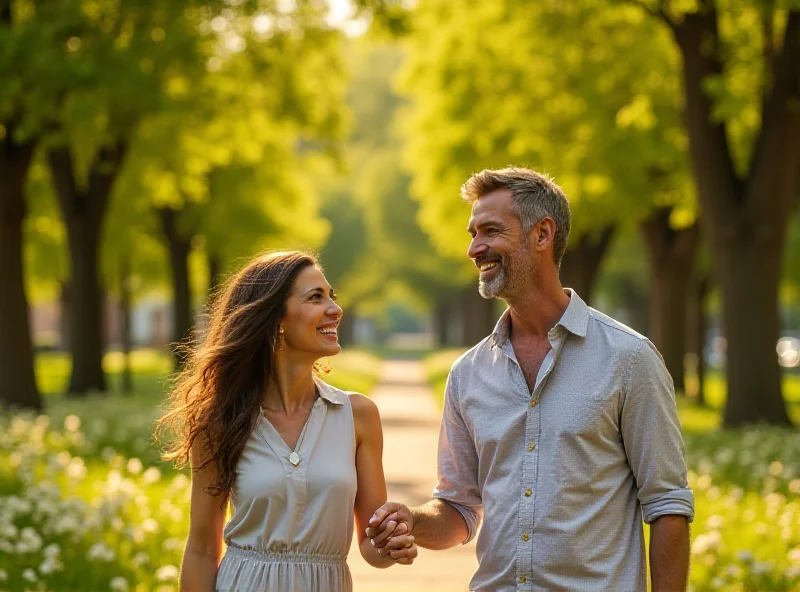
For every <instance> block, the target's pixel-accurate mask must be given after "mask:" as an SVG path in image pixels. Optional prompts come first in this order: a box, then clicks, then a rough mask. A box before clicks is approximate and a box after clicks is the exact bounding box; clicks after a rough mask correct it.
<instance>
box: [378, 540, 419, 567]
mask: <svg viewBox="0 0 800 592" xmlns="http://www.w3.org/2000/svg"><path fill="white" fill-rule="evenodd" d="M379 553H380V554H381V555H382V556H384V557H385V556H389V557H391V558H392V559H393V560H394V562H395V563H399V564H400V565H411V564H412V563H414V559H416V557H417V543H416V541H415V540H414V535H412V534H403V535H399V536H394V537H391V538H390V539H389V540H388V541H387V542H386V546H385V547H384V548H383V549H380V550H379Z"/></svg>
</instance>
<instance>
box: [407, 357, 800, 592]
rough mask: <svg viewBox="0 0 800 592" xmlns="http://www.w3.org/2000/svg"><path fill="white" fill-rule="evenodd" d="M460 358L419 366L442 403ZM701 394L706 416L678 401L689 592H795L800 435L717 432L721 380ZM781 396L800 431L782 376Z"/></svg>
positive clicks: (799, 573)
mask: <svg viewBox="0 0 800 592" xmlns="http://www.w3.org/2000/svg"><path fill="white" fill-rule="evenodd" d="M462 352H463V350H445V351H441V352H437V353H434V354H431V355H429V356H428V357H427V358H425V360H424V361H423V364H424V367H425V373H426V376H427V379H428V382H429V383H430V384H431V386H432V388H433V390H434V393H435V396H437V397H438V398H439V400H440V401H441V398H442V396H443V394H444V387H445V383H446V380H447V373H448V371H449V370H450V366H451V364H452V363H453V361H455V359H456V358H457V357H458V356H459V355H461V353H462ZM705 387H706V392H707V398H708V401H709V406H708V407H706V408H701V407H698V406H697V405H695V404H693V403H692V402H690V401H687V400H686V399H685V398H682V397H681V398H679V400H678V411H679V414H680V418H681V424H682V426H683V433H684V440H685V442H686V462H687V465H688V467H689V485H690V487H691V488H692V489H693V491H694V494H695V512H696V516H695V521H694V523H693V524H692V563H691V573H690V582H691V589H692V590H694V591H696V592H706V591H712V590H724V591H726V592H728V591H730V592H762V591H771V590H781V591H793V592H797V591H800V431H798V430H797V429H792V430H788V429H776V428H768V427H757V428H749V429H742V430H722V429H719V426H720V409H721V408H722V406H723V405H724V402H725V381H724V378H723V377H722V376H720V375H719V374H712V375H711V376H709V377H708V378H707V381H706V384H705ZM784 396H785V397H786V400H787V401H788V402H789V408H790V413H791V414H792V416H793V418H794V421H795V422H796V423H798V424H800V376H798V375H789V374H787V375H786V376H785V378H784Z"/></svg>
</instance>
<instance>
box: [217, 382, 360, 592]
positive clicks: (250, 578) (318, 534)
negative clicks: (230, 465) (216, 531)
mask: <svg viewBox="0 0 800 592" xmlns="http://www.w3.org/2000/svg"><path fill="white" fill-rule="evenodd" d="M315 382H316V384H317V388H318V390H319V394H320V396H319V397H318V398H317V401H316V402H315V403H314V406H313V407H312V409H311V414H310V415H309V418H308V422H307V424H306V427H305V430H306V433H305V437H304V438H303V440H302V443H301V446H300V449H299V450H298V451H297V452H298V453H299V455H300V459H301V460H300V463H299V464H298V465H297V466H294V465H292V463H291V462H289V455H290V454H291V452H292V451H291V450H290V449H289V447H288V446H287V445H286V443H285V442H284V441H283V439H282V438H281V436H280V435H279V434H278V432H277V431H276V430H275V428H274V427H273V426H272V424H271V423H270V422H269V420H267V418H265V417H262V418H261V419H260V420H259V423H258V429H256V430H254V431H253V433H252V434H251V436H250V439H249V440H248V442H247V445H246V447H245V449H244V452H243V453H242V457H241V459H240V460H239V463H238V465H237V467H236V480H235V483H234V487H233V489H232V491H231V502H232V505H233V516H232V517H231V519H230V521H229V522H228V523H227V524H226V525H225V531H224V538H225V542H226V544H227V545H228V549H227V551H226V553H225V556H224V557H223V558H222V563H221V564H220V566H219V571H218V573H217V584H216V590H217V592H234V591H235V592H267V591H269V592H311V591H317V590H319V591H324V592H350V591H351V590H352V587H353V585H352V580H351V578H350V571H349V569H348V567H347V563H346V558H347V552H348V550H349V549H350V543H351V541H352V539H353V505H354V503H355V497H356V488H357V479H356V467H355V450H356V439H355V427H354V424H353V412H352V408H351V406H350V398H349V397H348V395H347V393H345V392H344V391H341V390H339V389H336V388H334V387H332V386H330V385H328V384H326V383H325V382H322V381H321V380H315ZM259 430H260V434H259ZM262 436H263V437H262Z"/></svg>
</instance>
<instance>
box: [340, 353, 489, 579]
mask: <svg viewBox="0 0 800 592" xmlns="http://www.w3.org/2000/svg"><path fill="white" fill-rule="evenodd" d="M372 399H373V400H374V401H375V403H377V405H378V407H379V408H380V412H381V420H382V422H383V437H384V449H383V468H384V471H385V473H386V484H387V486H388V488H389V499H390V500H396V501H400V502H403V503H406V504H409V505H414V504H420V503H423V502H425V501H427V500H429V499H430V496H431V492H432V491H433V488H434V486H435V485H436V445H437V440H438V434H439V419H440V414H441V411H440V409H439V406H438V405H437V403H436V400H435V399H434V397H433V395H432V394H431V391H430V388H429V387H428V385H427V384H426V383H425V381H424V377H423V372H422V366H421V364H420V363H419V362H416V361H405V360H402V361H400V360H390V361H386V362H384V364H383V368H382V373H381V379H380V381H379V382H378V384H377V385H376V387H375V389H374V390H373V392H372ZM347 561H348V563H349V565H350V571H351V572H352V574H353V583H354V588H355V592H464V591H465V590H467V589H468V588H467V585H468V583H469V580H470V577H471V576H472V573H473V572H474V571H475V567H476V559H475V541H472V542H471V543H470V544H468V545H462V546H459V547H455V548H453V549H448V550H447V551H429V550H427V549H420V553H419V557H418V558H417V559H416V561H415V562H414V564H413V565H411V566H402V565H396V566H393V567H391V568H389V569H387V570H379V569H375V568H373V567H371V566H369V565H368V564H367V563H366V562H365V561H364V560H363V559H361V555H360V553H359V551H358V547H357V545H356V543H355V542H354V544H353V546H352V547H351V549H350V555H349V557H348V560H347Z"/></svg>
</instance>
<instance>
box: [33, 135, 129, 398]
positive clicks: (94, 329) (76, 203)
mask: <svg viewBox="0 0 800 592" xmlns="http://www.w3.org/2000/svg"><path fill="white" fill-rule="evenodd" d="M125 153H126V145H125V144H124V143H123V142H118V143H117V144H115V145H114V146H102V147H101V148H100V149H98V151H97V153H96V154H95V157H94V160H93V161H92V164H91V168H90V170H89V178H88V185H87V186H86V187H85V188H84V187H79V186H78V184H77V182H76V179H75V169H74V166H73V158H72V154H71V153H70V150H69V148H68V147H67V146H57V147H54V148H51V149H50V151H49V153H48V159H49V161H50V169H51V171H52V174H53V182H54V185H55V190H56V196H57V198H58V203H59V205H60V207H61V211H62V214H63V216H64V222H65V226H66V228H67V244H68V245H69V261H70V280H69V284H70V298H69V309H68V311H67V314H68V324H69V335H70V348H69V349H70V352H71V354H72V374H71V376H70V381H69V386H68V388H67V392H68V393H69V394H71V395H75V396H84V395H86V394H88V393H89V392H91V391H105V390H106V377H105V374H104V372H103V296H102V287H101V284H100V270H99V258H100V257H99V255H100V253H99V245H100V242H101V233H102V230H103V222H104V220H105V215H106V212H107V210H108V203H109V199H110V197H111V191H112V190H113V188H114V183H115V181H116V179H117V177H118V176H119V171H120V170H121V168H122V163H123V161H124V159H125Z"/></svg>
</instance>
